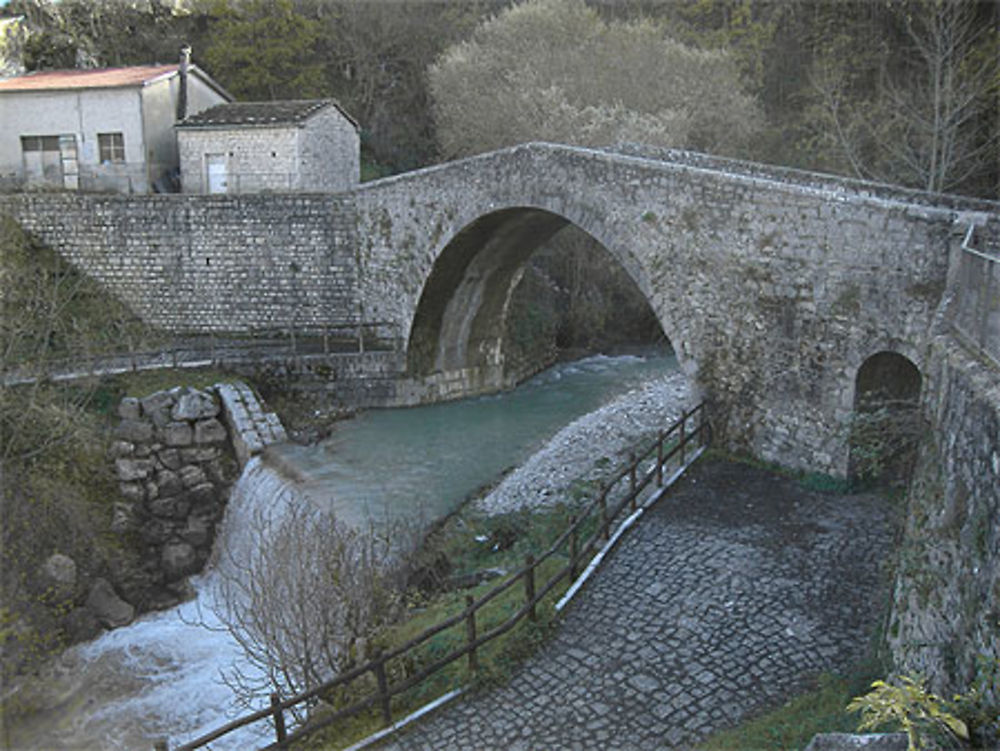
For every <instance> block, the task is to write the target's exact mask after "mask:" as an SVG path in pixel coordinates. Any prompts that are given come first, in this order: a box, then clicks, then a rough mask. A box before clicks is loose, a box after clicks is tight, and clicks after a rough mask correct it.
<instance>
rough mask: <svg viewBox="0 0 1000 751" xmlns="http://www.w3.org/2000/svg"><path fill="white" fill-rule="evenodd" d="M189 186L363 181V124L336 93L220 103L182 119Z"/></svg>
mask: <svg viewBox="0 0 1000 751" xmlns="http://www.w3.org/2000/svg"><path fill="white" fill-rule="evenodd" d="M177 145H178V150H179V152H180V164H181V186H182V188H181V189H182V191H183V192H184V193H261V192H266V191H275V192H279V191H280V192H286V191H313V192H325V191H339V190H348V189H350V188H352V187H354V186H355V185H357V184H358V181H359V179H360V170H361V140H360V137H359V134H358V124H357V122H355V121H354V119H353V118H352V117H351V116H350V115H348V114H347V113H346V112H345V111H344V110H343V109H342V108H341V107H340V105H339V104H338V103H337V102H335V101H333V100H332V99H311V100H297V101H277V102H230V103H227V104H220V105H218V106H216V107H212V108H210V109H207V110H205V111H203V112H200V113H198V114H196V115H193V116H192V117H189V118H187V119H186V120H184V121H183V122H181V123H178V125H177Z"/></svg>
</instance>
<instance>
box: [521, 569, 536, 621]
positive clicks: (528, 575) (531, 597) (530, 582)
mask: <svg viewBox="0 0 1000 751" xmlns="http://www.w3.org/2000/svg"><path fill="white" fill-rule="evenodd" d="M524 599H525V601H526V602H527V605H528V617H529V618H530V619H531V620H533V621H535V620H538V613H537V612H536V611H535V556H533V555H532V554H531V553H528V554H527V555H526V556H525V557H524Z"/></svg>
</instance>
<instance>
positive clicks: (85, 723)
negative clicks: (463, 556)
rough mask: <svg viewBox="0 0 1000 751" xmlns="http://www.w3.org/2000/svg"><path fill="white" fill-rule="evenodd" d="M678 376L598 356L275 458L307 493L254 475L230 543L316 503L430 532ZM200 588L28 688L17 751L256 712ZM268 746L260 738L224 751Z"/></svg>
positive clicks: (190, 732)
mask: <svg viewBox="0 0 1000 751" xmlns="http://www.w3.org/2000/svg"><path fill="white" fill-rule="evenodd" d="M674 370H676V361H675V360H674V358H673V356H671V355H667V354H664V353H662V352H658V353H653V352H647V353H645V354H643V355H629V356H620V357H605V356H596V357H590V358H586V359H584V360H579V361H576V362H572V363H563V364H561V365H558V366H555V367H554V368H551V369H549V370H547V371H545V372H543V373H541V374H540V375H538V376H536V377H535V378H533V379H530V380H529V381H527V382H526V383H524V384H522V385H521V386H519V387H518V388H517V389H515V390H513V391H510V392H506V393H504V394H498V395H495V396H486V397H479V398H475V399H467V400H463V401H459V402H451V403H446V404H438V405H430V406H425V407H418V408H412V409H399V410H381V411H371V412H366V413H363V414H361V415H359V416H358V417H356V418H354V419H352V420H348V421H344V422H343V423H341V424H339V425H338V426H337V429H336V430H335V432H334V433H333V434H332V435H331V436H330V438H329V439H327V440H325V441H323V442H322V443H320V444H317V445H315V446H310V447H302V446H295V445H291V444H287V445H283V446H280V447H277V448H276V450H275V453H276V455H277V457H278V460H277V463H278V464H280V465H283V466H284V467H286V468H288V469H289V470H290V471H289V472H286V473H284V474H285V475H291V476H294V477H296V480H297V481H296V482H292V481H290V480H288V479H286V477H285V476H283V474H280V473H278V472H275V471H274V470H272V469H271V468H270V467H269V466H267V465H265V464H264V463H262V462H261V461H259V460H254V461H252V462H251V463H250V464H249V465H248V466H247V468H246V469H245V470H244V473H243V475H242V476H241V478H240V479H239V481H238V482H237V484H236V485H235V486H234V488H233V492H232V496H231V499H230V502H229V507H228V509H227V516H226V520H225V521H224V523H223V530H222V532H221V535H222V537H223V538H225V537H226V536H227V535H230V536H231V535H234V534H236V533H237V530H238V529H239V527H240V519H241V517H246V516H247V515H248V514H249V513H251V512H252V510H253V509H254V508H262V507H266V508H271V509H273V508H274V507H276V506H280V505H281V502H282V501H283V502H294V501H296V500H298V499H300V498H301V497H303V496H308V497H309V498H310V499H312V500H313V501H314V502H316V503H317V504H318V505H320V506H321V507H322V508H325V509H329V510H332V511H333V513H334V514H335V515H336V516H337V517H339V518H341V519H344V520H347V521H350V522H353V523H359V524H361V523H365V522H366V521H368V520H375V521H380V520H384V519H390V520H400V519H407V520H416V521H417V523H418V524H419V525H423V524H425V523H429V522H430V521H432V520H433V519H436V518H439V517H440V516H442V515H444V514H446V513H448V512H449V511H452V510H454V509H455V508H457V507H458V506H459V505H460V504H461V503H462V502H463V501H464V500H465V499H466V498H468V497H469V496H470V495H472V494H474V493H475V492H476V491H477V490H479V489H481V488H482V487H483V486H486V485H489V484H493V483H495V482H496V481H497V480H498V479H499V478H500V477H501V476H502V475H503V474H504V472H505V471H506V470H508V469H510V468H512V467H515V466H518V465H521V464H523V463H524V462H525V461H526V460H527V459H528V458H529V457H531V456H532V454H533V453H535V452H536V451H538V450H539V449H540V448H541V447H542V446H544V445H545V443H546V441H547V440H549V439H550V438H551V437H552V436H553V435H554V434H555V433H556V432H557V431H558V430H559V429H560V428H562V427H563V426H565V425H566V424H567V423H569V422H571V421H573V420H574V419H576V418H578V417H580V416H581V415H584V414H587V413H590V412H592V411H594V410H596V409H597V408H599V407H601V406H602V405H603V404H606V403H607V402H609V401H610V400H612V399H614V398H616V397H620V396H621V395H622V394H623V393H625V392H627V391H629V390H630V389H634V388H637V387H639V386H641V385H642V384H644V383H648V382H649V381H652V380H654V379H656V378H657V377H660V376H663V375H665V374H667V373H670V372H672V371H674ZM581 448H583V447H581ZM192 583H193V584H194V587H195V590H196V592H197V593H198V596H197V598H196V599H194V600H191V601H189V602H187V603H184V604H182V605H180V606H178V607H177V608H174V609H171V610H168V611H163V612H160V613H152V614H147V615H145V616H143V617H142V618H140V619H138V620H137V621H136V622H135V623H133V624H132V625H130V626H128V627H126V628H122V629H117V630H115V631H111V632H108V633H106V634H104V635H103V636H101V637H99V638H97V639H96V640H94V641H92V642H89V643H87V644H82V645H77V646H76V647H73V648H71V649H69V650H67V651H66V652H65V653H64V654H63V655H62V656H60V657H59V658H58V659H56V660H55V661H53V663H52V664H51V665H49V666H48V667H47V668H46V669H45V670H43V671H42V674H41V677H40V678H39V679H38V680H35V681H32V682H25V683H23V684H22V687H21V690H20V691H19V699H20V701H21V703H22V706H23V707H25V708H30V709H32V710H33V711H30V712H29V711H26V712H24V713H23V714H21V715H20V716H16V717H8V718H5V719H6V721H7V723H8V725H7V728H6V732H7V734H8V735H7V738H5V740H7V741H8V743H9V744H10V745H11V747H12V748H17V749H21V748H24V749H46V750H49V751H57V750H59V749H142V748H147V749H151V748H152V747H153V744H154V743H155V742H156V740H158V739H163V738H169V740H170V744H171V746H172V747H173V746H175V745H177V744H178V743H181V742H184V741H185V740H189V739H192V738H194V737H196V736H198V735H200V734H202V733H204V732H206V731H208V730H210V729H212V728H214V727H216V726H218V725H220V724H223V723H224V722H226V721H228V719H230V718H231V717H232V716H234V715H235V714H239V713H240V712H241V711H245V710H244V709H243V708H241V707H239V706H237V705H236V704H235V701H234V699H233V694H232V692H231V691H230V689H229V688H228V686H226V685H225V684H224V683H223V682H222V681H221V680H220V678H219V676H220V672H221V671H227V670H229V671H231V670H232V669H233V668H234V667H242V668H243V669H246V663H245V662H244V661H243V660H242V655H241V652H240V649H239V647H238V645H237V644H236V643H235V641H234V640H233V638H232V637H231V636H230V635H229V634H228V633H227V632H226V631H225V630H224V629H221V628H219V626H220V624H219V621H218V619H217V618H216V617H215V615H214V613H213V612H212V611H211V609H210V608H209V607H207V606H206V602H207V601H208V600H210V593H211V591H212V590H213V572H212V571H209V572H208V573H206V574H204V575H203V576H200V577H196V578H195V579H194V580H193V581H192ZM212 626H214V627H215V628H214V629H213V628H210V627H212ZM263 702H264V698H263V697H262V699H261V704H263ZM255 708H256V707H255ZM258 727H259V728H260V731H262V732H264V731H266V725H264V724H261V725H259V726H258ZM258 740H262V737H261V736H259V735H257V733H256V732H254V731H249V732H243V733H242V734H233V735H232V736H228V737H227V738H226V739H225V740H224V741H220V742H217V743H215V744H213V746H212V747H213V748H216V749H226V748H230V749H237V748H248V747H251V746H254V745H257V744H256V741H258ZM260 745H263V743H261V744H260Z"/></svg>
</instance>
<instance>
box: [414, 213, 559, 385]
mask: <svg viewBox="0 0 1000 751" xmlns="http://www.w3.org/2000/svg"><path fill="white" fill-rule="evenodd" d="M568 223H569V222H568V220H566V219H565V218H563V217H560V216H558V215H556V214H553V213H551V212H548V211H541V210H538V209H530V208H513V209H505V210H503V211H498V212H495V213H492V214H488V215H486V216H484V217H481V218H480V219H477V220H476V221H474V222H472V223H471V224H470V225H468V226H467V227H465V228H464V229H463V230H462V231H461V232H459V233H458V234H457V235H456V236H455V238H454V239H453V240H452V241H451V242H450V243H449V244H448V245H447V247H446V248H445V249H444V251H443V252H442V253H441V255H440V256H439V258H438V260H437V262H436V263H435V264H434V268H433V270H432V271H431V274H430V276H429V277H428V279H427V282H426V284H425V285H424V289H423V293H422V294H421V297H420V303H419V306H418V308H417V311H416V314H415V316H414V319H413V326H412V329H411V333H410V340H409V347H408V352H407V370H408V372H409V373H410V375H412V376H414V377H418V378H420V377H426V376H429V375H431V374H435V373H455V372H459V371H462V372H465V373H466V374H467V375H469V376H470V377H472V378H473V379H474V380H476V381H477V384H476V387H475V389H474V390H477V391H478V390H488V389H490V388H494V389H496V388H501V387H503V385H504V383H503V370H504V355H503V350H502V344H503V337H504V325H505V321H506V320H507V312H508V309H509V306H510V301H511V295H512V293H513V291H514V288H515V287H516V286H517V283H518V282H519V281H520V278H521V274H522V273H523V268H524V264H525V262H526V261H527V260H528V259H529V258H530V257H531V255H532V254H533V253H534V252H535V251H536V250H537V249H538V248H539V247H540V246H541V245H543V244H544V243H545V242H546V241H548V240H549V239H550V238H551V237H552V236H553V235H555V234H556V233H557V232H558V231H559V230H561V229H562V228H563V227H565V226H567V224H568Z"/></svg>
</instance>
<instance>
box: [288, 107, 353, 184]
mask: <svg viewBox="0 0 1000 751" xmlns="http://www.w3.org/2000/svg"><path fill="white" fill-rule="evenodd" d="M298 156H299V174H300V176H301V181H300V183H299V187H300V189H302V190H309V191H312V190H316V191H319V190H331V191H336V190H350V189H351V188H354V187H355V186H356V185H357V184H358V181H359V180H360V179H361V139H360V137H359V136H358V130H357V128H355V127H354V123H352V122H350V121H349V120H348V119H347V118H345V117H344V116H343V115H342V114H341V113H340V111H339V110H338V109H337V108H336V107H325V108H324V109H322V110H320V111H319V112H318V113H317V114H315V115H314V116H313V117H310V118H309V119H308V120H307V121H306V124H305V127H303V128H302V129H301V130H300V131H299V154H298Z"/></svg>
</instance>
